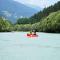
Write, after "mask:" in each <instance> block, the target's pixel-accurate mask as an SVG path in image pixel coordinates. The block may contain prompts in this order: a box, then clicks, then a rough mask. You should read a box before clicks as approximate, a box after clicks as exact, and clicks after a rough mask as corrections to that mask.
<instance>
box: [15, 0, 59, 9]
mask: <svg viewBox="0 0 60 60" xmlns="http://www.w3.org/2000/svg"><path fill="white" fill-rule="evenodd" d="M14 1H18V2H20V3H23V4H26V5H32V6H38V7H41V8H44V7H47V6H50V5H53V4H54V3H56V2H57V1H60V0H14Z"/></svg>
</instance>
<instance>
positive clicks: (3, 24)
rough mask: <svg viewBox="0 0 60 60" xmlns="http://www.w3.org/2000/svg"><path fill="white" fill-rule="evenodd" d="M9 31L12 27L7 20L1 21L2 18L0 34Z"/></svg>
mask: <svg viewBox="0 0 60 60" xmlns="http://www.w3.org/2000/svg"><path fill="white" fill-rule="evenodd" d="M11 30H12V25H11V24H10V22H9V21H7V20H3V18H0V32H4V31H11Z"/></svg>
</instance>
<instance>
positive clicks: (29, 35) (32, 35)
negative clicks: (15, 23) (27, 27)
mask: <svg viewBox="0 0 60 60" xmlns="http://www.w3.org/2000/svg"><path fill="white" fill-rule="evenodd" d="M27 36H28V37H38V35H34V34H27Z"/></svg>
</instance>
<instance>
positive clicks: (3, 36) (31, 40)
mask: <svg viewBox="0 0 60 60" xmlns="http://www.w3.org/2000/svg"><path fill="white" fill-rule="evenodd" d="M26 34H27V32H6V33H3V32H2V33H0V60H60V34H51V33H41V32H40V33H37V34H38V37H27V36H26Z"/></svg>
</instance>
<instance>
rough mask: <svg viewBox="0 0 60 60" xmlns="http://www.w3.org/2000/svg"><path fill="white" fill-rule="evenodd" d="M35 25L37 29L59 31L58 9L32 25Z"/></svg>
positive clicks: (59, 18) (59, 15)
mask: <svg viewBox="0 0 60 60" xmlns="http://www.w3.org/2000/svg"><path fill="white" fill-rule="evenodd" d="M36 25H37V29H38V31H43V32H56V33H58V32H60V11H58V12H54V13H51V14H50V15H49V16H47V17H46V18H45V19H43V20H42V21H41V22H40V23H37V24H35V25H34V26H36Z"/></svg>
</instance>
